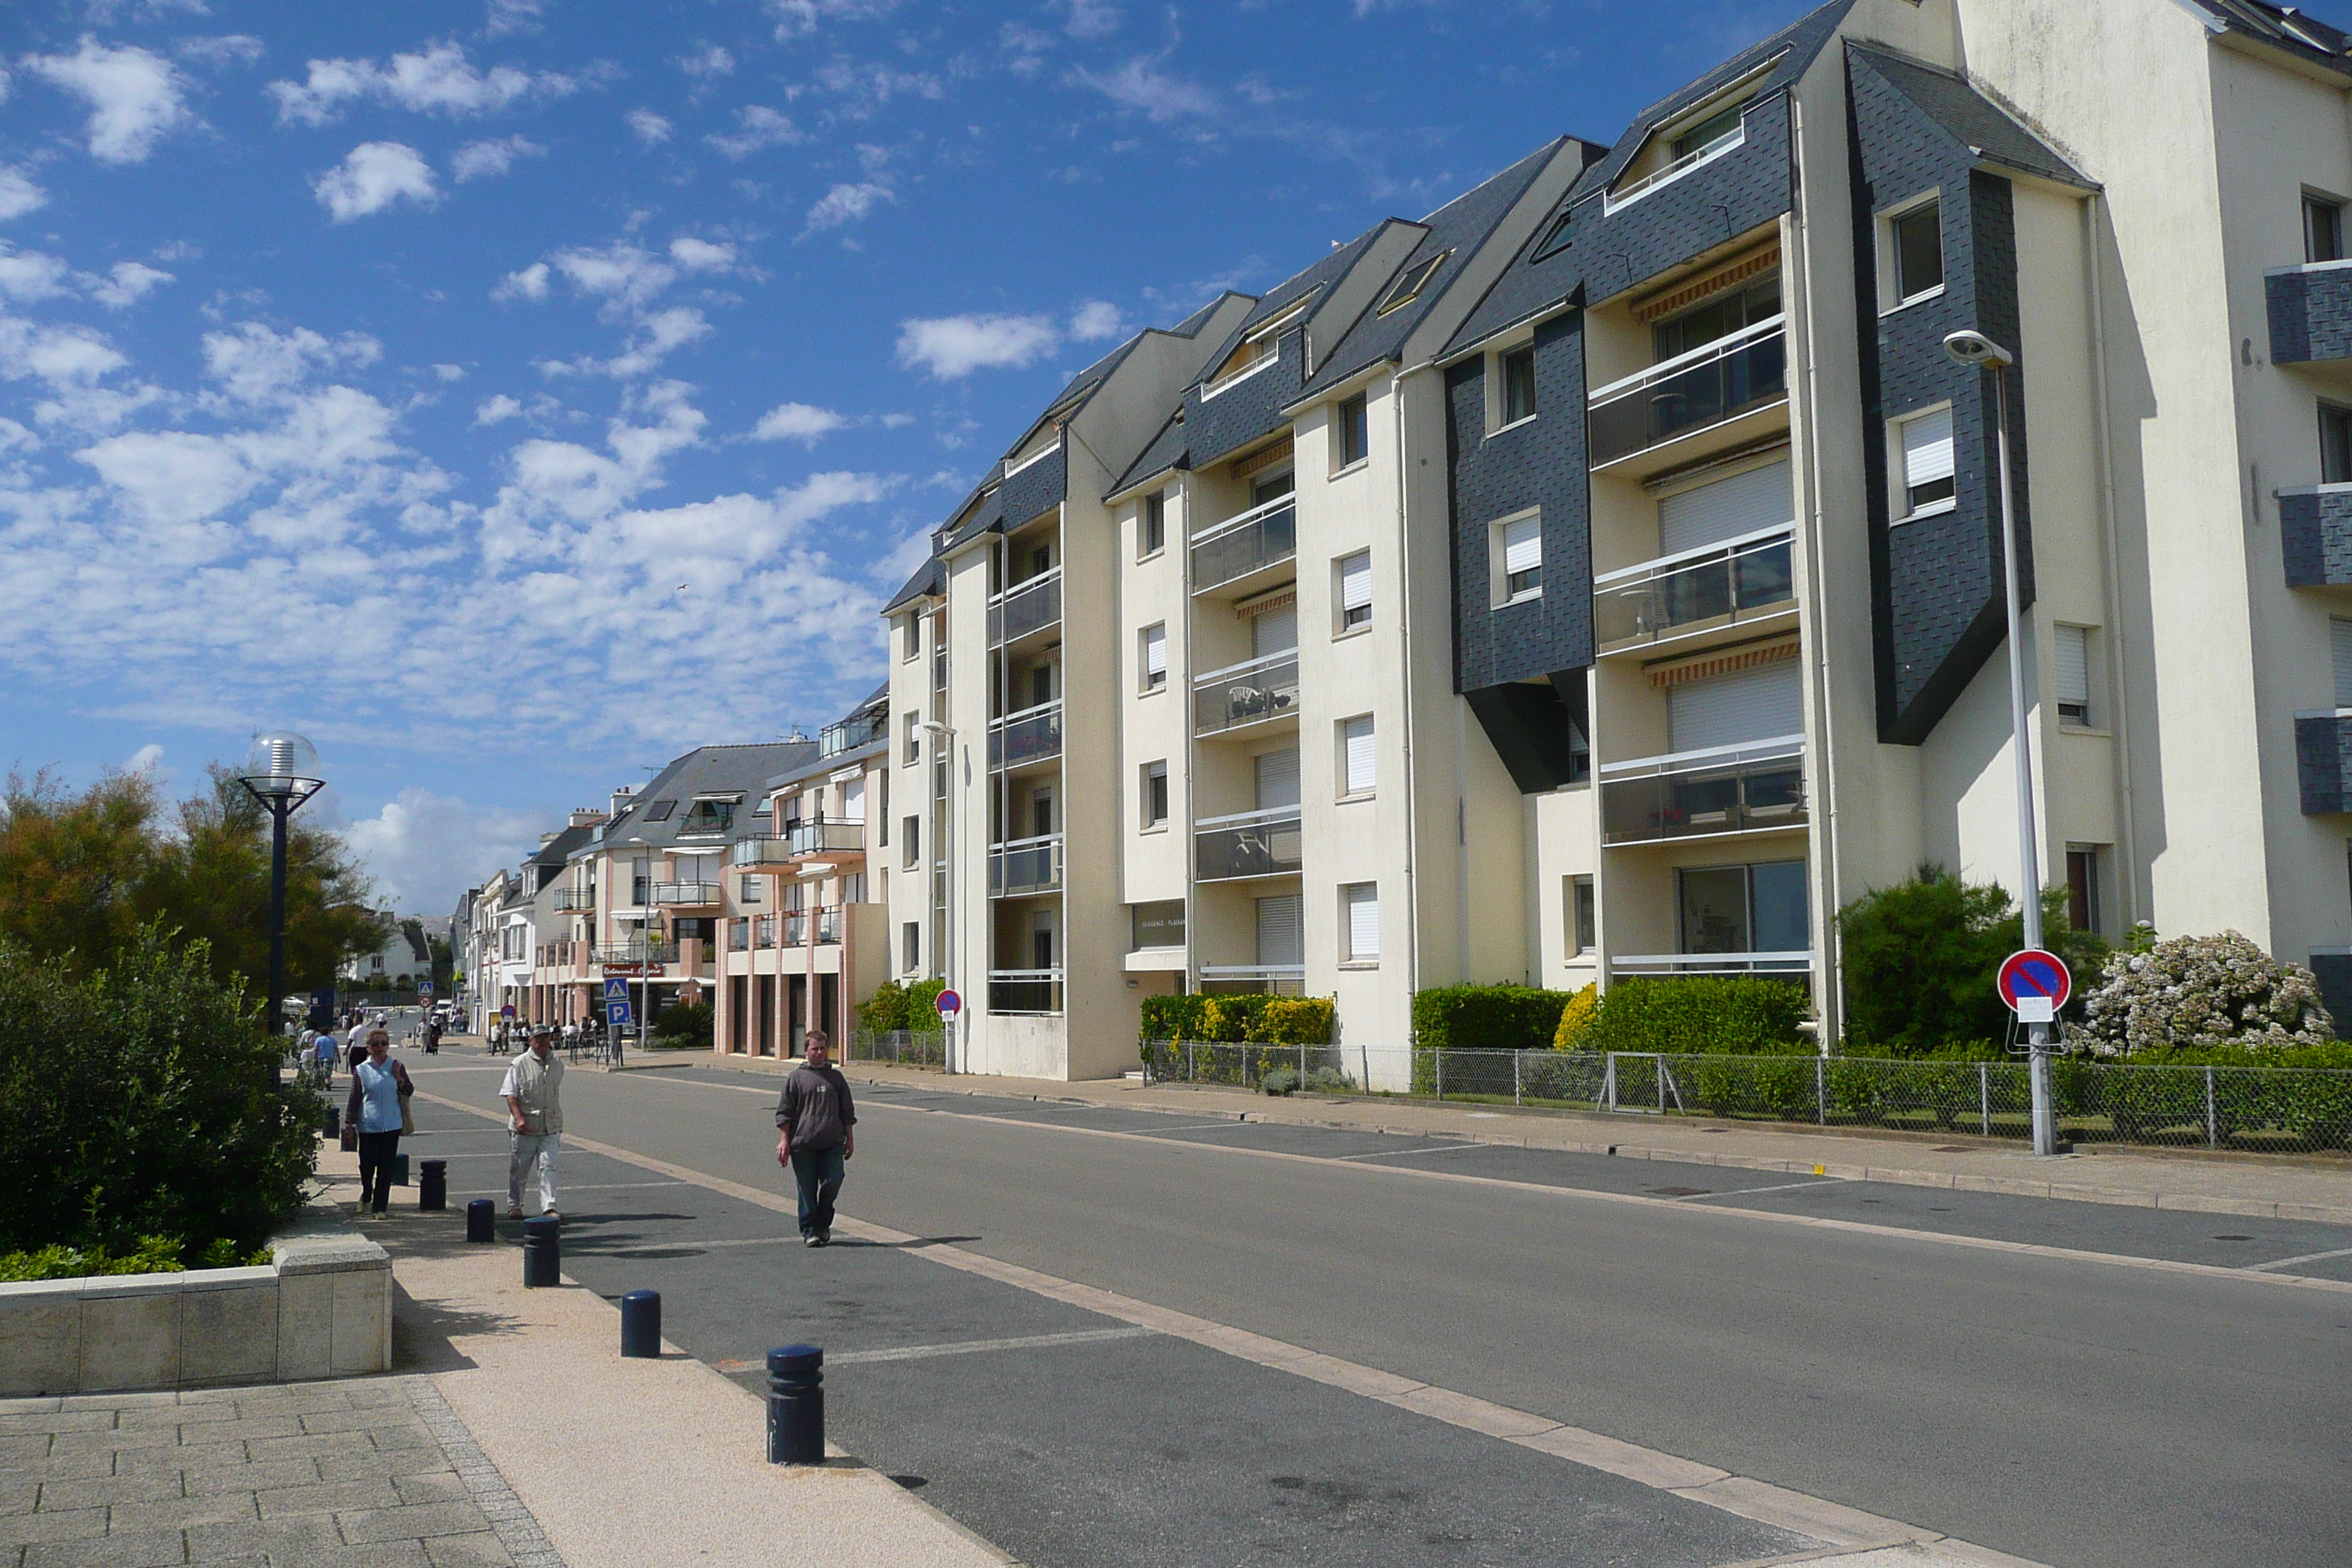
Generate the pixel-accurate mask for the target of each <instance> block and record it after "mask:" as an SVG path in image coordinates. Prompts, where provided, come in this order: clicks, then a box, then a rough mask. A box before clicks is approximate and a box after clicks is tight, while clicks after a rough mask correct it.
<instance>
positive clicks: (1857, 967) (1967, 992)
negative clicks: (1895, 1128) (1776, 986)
mask: <svg viewBox="0 0 2352 1568" xmlns="http://www.w3.org/2000/svg"><path fill="white" fill-rule="evenodd" d="M1838 933H1839V940H1840V942H1841V944H1842V946H1843V950H1844V954H1845V1033H1846V1039H1845V1048H1846V1049H1848V1050H1849V1051H1851V1052H1852V1053H1853V1054H1854V1055H1856V1056H1882V1057H1918V1056H1925V1055H1927V1054H1929V1053H1930V1052H1932V1051H1934V1050H1935V1049H1936V1048H1937V1047H1940V1046H1942V1045H1944V1044H1946V1043H1947V1042H1948V1041H1952V1040H1982V1039H2003V1038H2006V1037H2008V1033H2009V1026H2010V1015H2009V1009H2008V1008H2007V1007H2005V1006H2004V1005H2002V1003H2001V1000H2000V993H1999V992H1998V991H1996V990H1995V989H1994V984H1993V983H1994V980H1995V978H1996V977H1997V976H1998V974H1999V973H2000V963H2001V960H2003V959H2005V958H2007V957H2008V956H2009V955H2010V954H2011V953H2012V952H2016V951H2017V950H2018V949H2019V948H2021V947H2022V946H2024V945H2025V917H2024V915H2023V914H2022V913H2021V911H2020V910H2019V909H2018V908H2017V905H2016V902H2015V900H2012V899H2011V897H2010V894H2009V892H2008V890H2007V889H2004V888H2001V887H2000V886H1998V885H1995V884H1992V883H1977V882H1967V881H1963V880H1962V879H1959V878H1958V877H1955V876H1953V875H1952V874H1951V873H1950V872H1948V871H1947V870H1945V869H1944V868H1942V867H1940V866H1934V865H1928V866H1922V867H1920V868H1919V869H1918V872H1917V873H1916V875H1915V876H1914V877H1912V878H1911V879H1910V880H1908V881H1904V882H1897V883H1895V885H1894V886H1892V887H1887V888H1877V889H1872V890H1871V891H1870V892H1867V893H1864V895H1863V896H1862V897H1861V898H1859V899H1856V900H1854V901H1853V903H1851V904H1848V905H1847V906H1846V907H1845V908H1844V909H1843V910H1840V911H1838ZM2042 933H2043V934H2042V942H2043V945H2045V946H2047V947H2049V948H2050V949H2051V950H2052V951H2053V952H2056V953H2057V954H2058V956H2059V957H2061V958H2063V959H2064V960H2065V961H2066V966H2067V967H2068V968H2069V969H2070V970H2072V971H2073V972H2074V976H2075V992H2076V997H2077V999H2076V1001H2075V1002H2074V1003H2073V1004H2071V1005H2069V1006H2068V1008H2067V1013H2066V1016H2067V1017H2068V1018H2069V1019H2070V1020H2073V1019H2075V1018H2079V1017H2080V1016H2081V1015H2082V1003H2081V999H2080V998H2081V995H2082V993H2083V991H2084V989H2085V985H2084V983H2085V982H2086V981H2087V980H2088V979H2089V977H2090V976H2092V975H2094V974H2096V973H2098V972H2099V968H2100V965H2101V964H2103V963H2105V960H2106V956H2107V944H2106V943H2105V942H2103V941H2101V940H2100V939H2099V937H2098V936H2097V934H2096V933H2095V932H2092V931H2075V930H2074V929H2073V928H2072V926H2071V925H2070V923H2069V921H2068V915H2067V904H2066V890H2065V889H2063V888H2050V889H2044V890H2043V892H2042Z"/></svg>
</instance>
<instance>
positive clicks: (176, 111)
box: [25, 37, 195, 163]
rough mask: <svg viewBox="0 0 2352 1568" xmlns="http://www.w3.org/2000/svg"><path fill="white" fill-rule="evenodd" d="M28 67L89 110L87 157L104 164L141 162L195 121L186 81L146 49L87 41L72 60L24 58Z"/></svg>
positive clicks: (52, 57) (70, 57) (57, 56)
mask: <svg viewBox="0 0 2352 1568" xmlns="http://www.w3.org/2000/svg"><path fill="white" fill-rule="evenodd" d="M25 68H26V69H27V70H29V71H31V72H32V73H33V74H34V75H36V76H38V77H41V78H43V79H46V80H47V81H49V82H51V83H53V84H54V85H56V86H57V87H58V88H60V89H63V90H65V91H67V92H69V93H71V94H73V95H74V96H75V97H76V98H79V99H80V100H82V101H83V102H85V103H87V104H89V125H88V126H87V127H86V128H85V129H86V133H87V135H88V136H89V155H90V156H91V157H93V158H95V159H97V160H98V161H99V162H100V163H140V162H142V161H143V160H144V159H145V158H146V156H147V154H148V153H151V152H152V151H154V148H155V143H156V142H159V141H161V140H163V137H165V136H166V135H168V134H170V133H171V132H173V131H176V130H178V129H179V128H180V127H182V126H184V125H189V124H193V123H194V121H195V116H194V115H193V114H191V113H189V112H188V108H187V105H186V103H185V102H184V101H183V93H184V89H185V86H186V82H185V79H184V78H183V77H182V76H181V75H180V73H179V71H178V69H177V68H174V67H173V64H172V62H171V61H169V60H167V59H165V58H163V56H161V55H157V54H151V53H149V52H148V51H147V50H145V49H142V48H136V47H130V48H120V49H112V48H107V47H104V46H102V45H100V43H98V42H97V40H95V39H93V38H89V37H84V38H83V39H82V41H81V47H80V48H79V49H78V50H77V51H75V52H74V53H73V54H70V55H28V56H26V59H25Z"/></svg>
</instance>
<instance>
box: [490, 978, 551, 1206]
mask: <svg viewBox="0 0 2352 1568" xmlns="http://www.w3.org/2000/svg"><path fill="white" fill-rule="evenodd" d="M554 1045H555V1035H554V1032H553V1031H552V1030H551V1029H550V1028H549V1027H548V1026H546V1025H544V1024H534V1025H532V1026H531V1030H530V1049H529V1050H527V1051H524V1052H523V1053H521V1054H520V1056H518V1057H516V1058H515V1060H514V1066H512V1067H510V1068H507V1079H506V1082H505V1083H504V1084H502V1085H500V1086H499V1098H500V1099H501V1100H505V1101H506V1102H507V1118H508V1143H507V1218H509V1219H520V1218H522V1188H523V1183H524V1182H525V1181H527V1180H529V1179H530V1173H531V1170H532V1167H533V1166H536V1167H538V1171H539V1207H540V1212H541V1214H544V1215H546V1216H547V1217H548V1218H550V1219H562V1217H563V1215H562V1214H561V1213H559V1212H557V1210H556V1207H555V1152H556V1150H557V1148H558V1147H559V1146H560V1145H561V1144H562V1141H563V1100H562V1089H563V1063H562V1059H561V1058H557V1057H556V1056H555V1055H553V1047H554Z"/></svg>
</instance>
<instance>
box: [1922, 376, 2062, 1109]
mask: <svg viewBox="0 0 2352 1568" xmlns="http://www.w3.org/2000/svg"><path fill="white" fill-rule="evenodd" d="M1944 352H1945V353H1948V354H1949V355H1951V356H1952V358H1953V359H1955V360H1957V361H1958V362H1959V363H1961V364H1965V365H1972V366H1974V367H1975V368H1976V369H1978V370H1979V371H1984V372H1989V373H1990V374H1991V376H1992V390H1993V421H1994V427H1995V431H1996V437H1995V440H1996V445H1997V447H1998V450H1999V452H2000V562H2001V576H2002V579H2003V584H2004V586H2005V588H2006V590H2007V592H2008V595H2009V726H2010V731H2011V747H2012V749H2013V750H2014V751H2015V752H2016V753H2017V851H2018V859H2019V863H2020V866H2019V876H2020V877H2021V879H2022V881H2023V883H2024V889H2023V891H2022V892H2021V894H2020V895H2019V901H2020V902H2021V903H2022V904H2023V905H2024V912H2025V945H2026V946H2027V947H2030V948H2038V947H2040V946H2041V945H2042V858H2041V854H2040V852H2039V850H2038V849H2037V848H2036V846H2035V838H2036V835H2037V833H2038V831H2039V829H2038V828H2037V827H2036V826H2035V817H2034V811H2033V751H2032V740H2031V731H2029V730H2028V729H2027V727H2026V722H2025V638H2024V636H2023V631H2024V619H2025V617H2024V610H2023V607H2022V605H2021V604H2020V602H2019V593H2018V586H2017V511H2016V506H2015V501H2014V498H2013V496H2012V493H2011V485H2010V478H2009V370H2010V367H2011V365H2013V364H2015V363H2017V356H2016V355H2015V354H2013V353H2010V352H2009V350H2007V349H2005V348H2003V347H2001V346H2000V344H1999V343H1997V342H1993V341H1992V340H1991V339H1990V338H1989V337H1986V336H1985V335H1984V334H1983V333H1982V332H1976V331H1960V332H1954V333H1952V334H1951V335H1950V336H1948V337H1947V338H1946V339H1945V340H1944ZM2026 1042H2027V1049H2028V1051H2029V1053H2030V1054H2029V1056H2028V1058H2027V1068H2026V1077H2027V1080H2028V1082H2029V1084H2030V1085H2031V1088H2032V1100H2033V1152H2035V1153H2036V1154H2055V1153H2057V1152H2058V1118H2057V1114H2056V1110H2055V1106H2054V1103H2053V1098H2052V1095H2051V1091H2050V1026H2049V1025H2048V1024H2046V1023H2032V1024H2028V1025H2027V1026H2026Z"/></svg>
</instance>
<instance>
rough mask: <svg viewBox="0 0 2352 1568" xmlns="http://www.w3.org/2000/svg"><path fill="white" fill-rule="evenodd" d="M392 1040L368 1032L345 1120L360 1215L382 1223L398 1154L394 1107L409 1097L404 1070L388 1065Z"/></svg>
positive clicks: (379, 1032) (398, 1122)
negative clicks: (350, 1130)
mask: <svg viewBox="0 0 2352 1568" xmlns="http://www.w3.org/2000/svg"><path fill="white" fill-rule="evenodd" d="M391 1052H392V1037H391V1036H390V1035H389V1034H387V1033H385V1032H384V1031H383V1030H382V1029H372V1030H370V1031H369V1032H368V1037H367V1055H366V1057H365V1058H362V1060H361V1061H360V1062H359V1063H357V1064H356V1065H355V1066H354V1067H353V1068H352V1096H351V1103H350V1105H349V1106H348V1107H347V1109H346V1112H345V1113H346V1114H347V1115H348V1116H349V1117H350V1118H351V1121H352V1125H353V1126H354V1127H357V1128H358V1129H359V1130H360V1137H359V1144H360V1213H361V1215H367V1214H368V1213H370V1212H371V1208H372V1209H373V1215H374V1217H376V1218H378V1219H382V1218H383V1212H384V1208H385V1205H388V1204H389V1203H390V1202H391V1201H392V1162H393V1159H394V1156H395V1155H397V1154H398V1153H399V1152H400V1129H401V1123H402V1121H403V1117H402V1115H401V1106H400V1102H401V1101H402V1100H404V1099H406V1098H407V1097H408V1096H409V1095H411V1094H413V1093H415V1086H414V1085H413V1084H411V1083H410V1082H409V1081H408V1069H407V1068H404V1067H402V1066H401V1065H400V1064H399V1063H398V1062H396V1061H393V1060H391V1059H390V1058H391Z"/></svg>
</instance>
